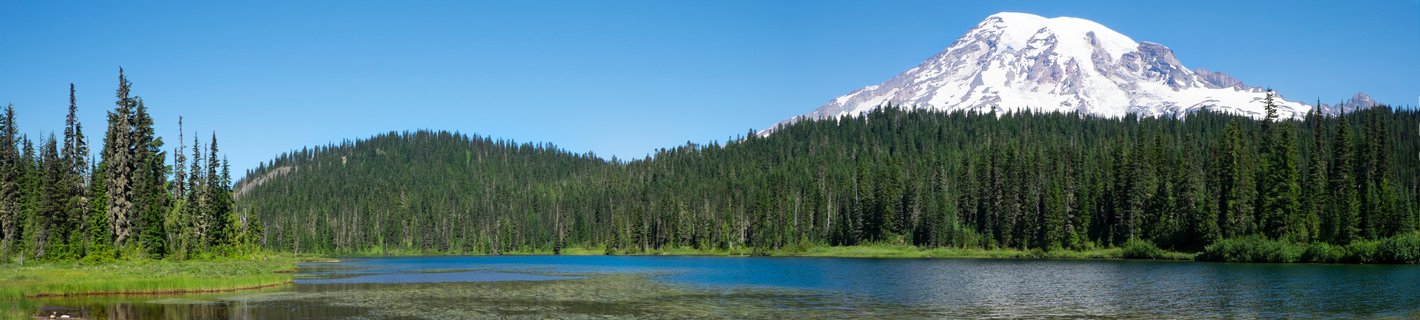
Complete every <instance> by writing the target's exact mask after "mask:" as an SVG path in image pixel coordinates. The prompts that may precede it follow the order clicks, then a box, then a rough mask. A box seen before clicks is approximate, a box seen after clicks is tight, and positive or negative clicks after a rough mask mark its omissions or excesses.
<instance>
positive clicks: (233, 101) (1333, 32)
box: [0, 0, 1420, 174]
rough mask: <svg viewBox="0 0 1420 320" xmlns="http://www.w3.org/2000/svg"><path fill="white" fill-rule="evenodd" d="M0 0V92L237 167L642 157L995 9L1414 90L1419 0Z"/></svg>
mask: <svg viewBox="0 0 1420 320" xmlns="http://www.w3.org/2000/svg"><path fill="white" fill-rule="evenodd" d="M213 2H214V1H185V2H174V3H154V2H149V1H141V2H140V3H132V2H113V1H105V2H82V1H81V2H71V1H10V0H3V1H0V103H4V102H13V103H14V105H15V107H16V109H17V112H18V114H19V119H20V126H21V131H22V133H25V134H29V135H31V136H32V137H33V136H38V135H41V134H44V135H47V134H48V132H51V131H53V130H58V129H60V128H61V127H62V124H63V121H64V113H65V109H66V106H67V105H68V95H67V94H68V92H67V90H68V85H69V83H71V82H72V83H74V84H75V85H76V86H77V88H78V102H79V108H80V109H79V110H80V115H81V121H82V123H83V124H84V125H85V128H86V130H85V131H86V132H85V133H86V134H87V135H89V136H90V137H94V138H95V141H98V139H99V138H98V137H101V136H102V134H103V130H104V128H105V123H104V111H105V110H109V109H112V108H113V106H114V105H113V101H114V96H113V94H114V89H116V88H117V72H118V67H119V66H123V67H124V68H125V69H126V70H127V74H128V76H129V79H130V80H131V81H132V82H133V83H134V87H133V93H134V94H135V95H138V96H142V97H143V98H144V100H145V101H146V104H147V105H148V107H149V108H150V109H151V110H152V114H153V115H154V117H155V118H156V120H157V121H158V128H157V129H158V133H159V134H160V135H162V136H163V137H164V138H165V140H166V141H167V143H168V144H169V146H170V147H171V146H173V145H175V144H176V142H177V141H176V140H177V134H178V132H177V118H178V116H179V115H181V116H183V117H184V118H185V119H186V120H185V124H186V127H185V129H186V131H187V140H189V144H190V140H191V137H192V132H194V131H196V132H201V134H202V135H203V138H202V140H203V143H206V141H207V140H208V139H210V138H209V137H208V135H210V134H211V133H212V132H213V131H216V132H217V135H218V139H219V144H220V147H221V151H223V152H224V153H226V154H227V155H228V156H229V157H230V159H231V161H232V166H233V171H234V174H239V173H241V172H244V171H245V170H247V169H250V168H254V167H256V166H257V164H258V163H260V162H263V161H266V160H268V159H271V158H272V157H274V156H276V155H277V154H279V153H282V152H285V151H288V150H293V149H296V150H299V149H300V148H301V147H303V146H312V145H321V144H326V143H330V142H339V141H341V140H343V139H355V138H365V137H369V136H371V135H374V134H377V133H380V132H387V131H391V130H415V129H436V130H451V131H460V132H464V133H476V134H481V135H489V136H493V137H496V138H507V139H514V140H517V141H519V142H528V141H532V142H552V143H555V144H557V145H558V146H560V147H563V148H566V149H568V150H571V151H574V152H586V151H593V152H595V153H596V154H598V155H601V156H604V157H608V158H609V157H610V156H612V155H615V156H617V157H620V158H623V159H626V158H640V157H644V156H645V155H646V154H647V153H649V152H651V151H652V150H654V149H656V148H665V147H673V146H676V145H681V144H684V143H685V142H687V141H693V142H697V143H702V142H708V141H711V140H717V141H721V142H723V141H725V140H726V139H727V138H729V137H732V136H736V135H741V134H744V133H746V132H748V130H749V129H751V128H754V129H760V128H764V127H767V126H769V125H770V124H773V123H775V122H777V121H779V120H783V119H786V118H789V117H793V116H795V115H799V114H803V113H806V112H809V111H811V110H813V109H814V108H816V107H818V106H820V105H822V104H824V103H826V102H827V101H828V100H829V99H831V98H834V97H837V96H839V95H843V94H846V93H848V92H850V91H852V90H854V89H857V88H860V87H863V86H867V85H873V84H878V83H880V82H882V81H883V80H886V79H888V78H890V77H892V76H894V75H896V74H898V73H899V72H902V71H904V70H906V69H908V68H911V67H913V66H915V65H917V64H918V63H920V62H921V61H923V60H925V59H926V58H928V57H930V56H931V55H932V54H934V53H937V52H938V51H940V50H942V49H943V48H945V47H946V46H947V45H948V44H950V43H951V42H952V41H953V40H955V39H956V38H957V37H959V36H961V35H962V34H963V33H965V32H966V30H967V29H969V28H971V27H972V26H974V25H975V24H976V23H977V22H979V21H980V20H981V19H983V18H985V17H986V16H988V15H990V14H993V13H996V12H1002V11H1015V12H1027V13H1034V14H1038V15H1042V16H1047V17H1056V16H1073V17H1080V18H1085V19H1090V20H1094V21H1096V22H1099V23H1101V24H1104V25H1105V26H1108V27H1110V28H1112V29H1114V30H1116V31H1119V32H1121V33H1124V34H1125V35H1128V36H1130V37H1131V38H1133V39H1134V40H1136V41H1151V42H1156V43H1160V44H1163V45H1166V46H1169V47H1170V48H1172V49H1174V51H1175V53H1176V54H1177V56H1178V57H1179V59H1180V60H1181V61H1183V63H1184V64H1185V65H1186V66H1188V67H1190V68H1197V67H1204V68H1208V69H1212V70H1218V71H1223V72H1226V73H1229V74H1232V75H1233V76H1235V77H1237V78H1238V79H1241V80H1243V81H1245V82H1247V83H1248V84H1250V85H1259V86H1270V87H1272V88H1274V89H1277V90H1278V91H1279V92H1281V93H1282V94H1284V95H1285V96H1287V97H1288V98H1290V99H1293V100H1302V101H1308V102H1310V101H1313V100H1315V99H1316V98H1321V99H1322V100H1323V101H1324V102H1327V103H1335V102H1338V101H1341V100H1343V99H1346V98H1349V97H1350V96H1351V94H1352V93H1355V92H1366V93H1369V94H1371V95H1372V96H1374V97H1375V98H1376V99H1377V100H1380V101H1383V102H1388V103H1391V104H1399V105H1415V104H1416V103H1417V100H1416V99H1420V23H1417V18H1418V16H1420V5H1417V4H1416V2H1415V0H1376V1H1257V2H1253V1H1186V2H1177V1H1118V2H1106V1H1097V2H1096V1H1091V2H1066V1H969V2H968V1H921V2H907V1H903V2H888V1H872V2H829V1H802V2H762V1H748V2H734V1H707V2H701V3H690V2H683V1H646V2H625V1H614V2H613V1H569V2H542V1H499V2H481V1H458V2H450V3H433V2H422V1H421V2H418V3H416V4H410V3H408V2H406V1H390V2H348V1H283V2H272V3H254V2H240V3H239V4H218V3H213Z"/></svg>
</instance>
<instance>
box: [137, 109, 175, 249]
mask: <svg viewBox="0 0 1420 320" xmlns="http://www.w3.org/2000/svg"><path fill="white" fill-rule="evenodd" d="M135 100H136V103H135V104H136V108H135V110H134V113H133V115H132V117H133V118H132V120H131V121H129V123H131V124H132V125H133V132H132V133H131V135H132V137H133V140H132V141H133V161H134V172H133V176H134V181H133V186H134V188H133V194H134V206H135V207H136V209H137V211H138V212H137V214H138V215H139V217H138V218H139V221H138V223H137V227H138V229H139V234H138V237H139V239H138V240H139V243H141V244H142V245H143V248H144V249H145V251H146V253H147V254H148V256H149V257H153V258H161V257H163V256H165V255H167V254H168V252H169V250H168V242H167V237H168V235H167V230H165V229H164V227H165V224H164V221H163V220H164V219H163V214H164V213H165V212H166V211H167V207H168V191H167V189H166V188H167V182H168V181H167V176H168V171H167V170H168V168H167V166H166V164H165V162H167V160H165V159H164V158H165V156H166V151H163V139H162V138H160V137H157V135H155V134H154V133H153V118H152V117H151V116H149V115H148V107H147V106H145V105H144V104H143V100H142V99H141V98H140V99H135Z"/></svg>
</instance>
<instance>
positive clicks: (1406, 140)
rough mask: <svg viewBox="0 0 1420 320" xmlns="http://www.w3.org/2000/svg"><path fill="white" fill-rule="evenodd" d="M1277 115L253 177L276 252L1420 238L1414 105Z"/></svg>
mask: <svg viewBox="0 0 1420 320" xmlns="http://www.w3.org/2000/svg"><path fill="white" fill-rule="evenodd" d="M1272 108H1275V107H1271V106H1269V109H1270V111H1272V112H1269V116H1268V117H1266V118H1264V119H1260V120H1259V119H1253V118H1248V117H1244V116H1238V115H1231V114H1221V113H1217V112H1212V111H1208V110H1200V111H1197V112H1194V113H1190V114H1188V115H1186V116H1184V117H1180V118H1172V117H1157V118H1156V117H1142V118H1141V117H1138V116H1133V115H1131V116H1126V117H1123V118H1101V117H1095V116H1090V115H1085V114H1078V113H1063V114H1062V113H1032V112H1021V113H1006V114H998V113H977V112H938V111H926V110H904V109H905V108H897V107H884V108H879V109H877V110H874V111H872V112H869V113H866V114H863V115H862V116H859V117H845V118H841V119H826V120H813V119H803V120H802V121H798V122H797V123H795V124H793V125H790V126H787V127H784V128H781V129H780V130H778V131H776V132H775V133H773V134H771V135H768V136H757V135H755V134H754V132H753V131H751V132H749V133H747V134H746V135H744V136H743V137H741V138H739V139H736V140H734V141H731V142H728V143H726V144H724V145H721V144H719V143H716V142H711V143H708V144H694V143H687V144H686V145H684V146H679V147H675V148H670V149H661V150H656V152H655V153H654V156H653V157H647V158H646V159H640V160H635V161H622V160H616V159H613V160H603V159H601V158H598V157H596V156H594V155H592V154H575V153H571V152H567V151H564V150H562V149H559V148H557V147H556V146H554V145H551V144H529V143H516V142H513V141H507V140H496V139H494V138H490V137H481V136H469V135H465V134H461V133H456V132H443V131H414V132H408V131H406V132H389V133H385V134H380V135H377V136H374V137H371V138H369V139H361V140H354V141H344V142H341V143H338V144H330V145H326V146H319V147H314V148H305V149H302V150H299V151H293V152H290V153H286V154H283V155H281V156H279V157H277V158H275V159H274V160H271V161H270V162H267V163H264V164H262V165H261V166H260V167H259V168H256V169H255V170H251V171H250V172H248V173H247V175H246V176H245V177H244V178H243V179H242V180H241V181H240V182H239V183H238V186H239V187H238V188H237V191H236V193H235V196H236V203H237V210H238V211H239V212H241V213H242V214H244V215H250V216H252V217H255V218H256V219H257V220H259V221H261V223H262V225H264V226H266V229H265V230H266V232H265V233H264V234H263V235H262V236H261V239H259V240H258V241H257V242H258V243H261V244H263V245H264V246H266V247H267V248H271V249H277V250H290V251H298V252H326V253H380V252H391V251H398V252H429V253H491V254H497V253H503V252H512V251H532V250H548V251H555V250H556V249H558V248H562V247H567V246H580V247H588V248H605V250H606V251H607V252H619V253H637V252H646V251H654V250H664V249H666V248H696V249H702V250H705V249H734V248H749V249H751V250H784V249H786V248H787V249H792V248H805V247H813V246H827V245H832V246H841V245H856V244H903V245H915V246H919V247H924V248H927V247H964V248H1021V249H1037V248H1038V249H1043V250H1055V249H1074V250H1087V249H1092V248H1100V247H1115V246H1121V245H1123V244H1125V243H1126V242H1129V241H1130V240H1138V241H1147V242H1148V243H1151V244H1153V245H1156V246H1158V247H1161V248H1164V249H1169V250H1177V251H1191V252H1197V251H1201V250H1203V248H1205V247H1206V246H1209V245H1211V244H1214V243H1217V242H1219V241H1222V240H1225V239H1244V238H1246V239H1254V238H1261V239H1264V240H1266V241H1278V242H1283V243H1296V244H1308V243H1315V244H1326V245H1336V246H1342V245H1347V244H1350V243H1353V242H1356V241H1376V240H1379V239H1384V238H1387V237H1392V236H1396V235H1408V234H1414V232H1415V230H1416V226H1417V224H1420V223H1417V220H1416V219H1417V215H1416V213H1415V212H1416V210H1415V209H1416V203H1417V193H1416V190H1417V184H1420V181H1417V171H1416V170H1417V168H1420V163H1417V159H1416V158H1415V157H1410V156H1406V155H1414V154H1417V153H1420V139H1415V138H1414V137H1417V132H1416V128H1415V126H1412V125H1410V124H1414V123H1417V120H1420V113H1417V112H1416V111H1415V110H1396V109H1392V108H1389V107H1385V106H1379V107H1375V108H1370V109H1365V110H1361V111H1356V112H1354V113H1349V114H1343V115H1340V116H1323V115H1319V114H1311V115H1308V116H1307V117H1305V118H1302V119H1277V118H1276V116H1275V110H1271V109H1272Z"/></svg>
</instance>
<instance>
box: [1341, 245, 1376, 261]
mask: <svg viewBox="0 0 1420 320" xmlns="http://www.w3.org/2000/svg"><path fill="white" fill-rule="evenodd" d="M1380 244H1381V242H1380V241H1364V240H1362V241H1352V242H1351V244H1348V245H1346V262H1351V263H1376V260H1377V259H1376V258H1377V257H1379V256H1380Z"/></svg>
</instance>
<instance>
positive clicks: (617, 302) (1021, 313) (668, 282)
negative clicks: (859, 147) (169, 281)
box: [43, 256, 1420, 319]
mask: <svg viewBox="0 0 1420 320" xmlns="http://www.w3.org/2000/svg"><path fill="white" fill-rule="evenodd" d="M342 260H344V261H343V262H339V263H308V264H301V265H300V271H299V272H298V273H297V274H296V283H295V284H294V285H289V286H283V287H278V288H271V289H263V290H256V291H247V292H235V293H225V294H203V295H181V296H128V297H91V298H65V299H49V300H45V301H43V304H44V305H50V306H55V307H63V308H79V309H83V311H84V312H86V313H87V314H88V315H89V316H90V317H94V318H112V319H184V318H239V319H245V318H255V319H332V318H334V319H360V318H439V319H447V318H478V317H489V318H548V317H556V318H594V317H637V318H794V319H801V318H1019V317H1029V318H1040V317H1067V318H1068V317H1089V318H1239V317H1241V318H1277V317H1288V318H1336V317H1339V318H1355V317H1407V318H1408V317H1417V316H1420V311H1417V310H1420V267H1417V266H1413V265H1406V266H1399V265H1306V264H1232V263H1200V262H1174V261H1131V260H1017V259H865V258H765V257H683V256H677V257H658V256H477V257H442V256H441V257H396V258H347V259H342Z"/></svg>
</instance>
